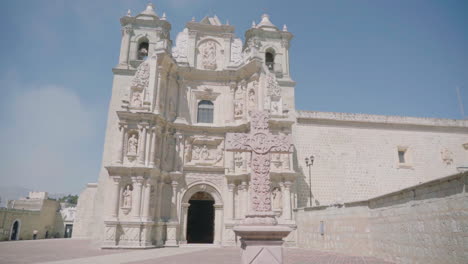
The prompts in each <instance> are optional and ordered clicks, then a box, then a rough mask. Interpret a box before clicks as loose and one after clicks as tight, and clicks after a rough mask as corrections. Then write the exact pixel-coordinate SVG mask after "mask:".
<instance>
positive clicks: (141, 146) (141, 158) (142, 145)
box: [138, 124, 146, 165]
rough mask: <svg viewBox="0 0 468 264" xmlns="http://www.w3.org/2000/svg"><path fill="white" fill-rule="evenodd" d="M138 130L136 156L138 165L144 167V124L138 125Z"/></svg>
mask: <svg viewBox="0 0 468 264" xmlns="http://www.w3.org/2000/svg"><path fill="white" fill-rule="evenodd" d="M139 129H140V135H141V136H140V148H139V152H140V153H139V154H138V163H139V164H140V165H145V149H146V124H141V125H139Z"/></svg>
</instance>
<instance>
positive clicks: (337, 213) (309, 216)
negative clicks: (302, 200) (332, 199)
mask: <svg viewBox="0 0 468 264" xmlns="http://www.w3.org/2000/svg"><path fill="white" fill-rule="evenodd" d="M368 221H369V210H368V208H367V205H360V204H356V205H354V206H350V207H337V206H320V207H309V208H301V209H298V210H297V212H296V224H297V230H298V232H297V244H298V246H299V247H303V248H313V249H318V250H329V251H337V252H342V253H347V254H356V255H371V250H370V248H371V247H370V245H369V243H370V233H369V222H368ZM321 223H322V225H323V232H321Z"/></svg>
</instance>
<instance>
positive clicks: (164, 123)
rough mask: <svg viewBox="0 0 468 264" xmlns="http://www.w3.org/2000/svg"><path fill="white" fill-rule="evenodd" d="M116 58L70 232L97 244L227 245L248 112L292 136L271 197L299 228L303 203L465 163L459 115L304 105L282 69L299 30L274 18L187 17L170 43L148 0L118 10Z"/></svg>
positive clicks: (278, 156)
mask: <svg viewBox="0 0 468 264" xmlns="http://www.w3.org/2000/svg"><path fill="white" fill-rule="evenodd" d="M120 22H121V25H122V42H121V49H120V57H119V63H118V65H117V66H116V67H114V68H113V73H114V79H113V88H112V98H111V101H110V105H109V113H108V123H107V130H106V138H105V145H104V154H103V164H102V169H101V172H100V175H99V180H98V183H90V184H88V185H87V187H86V189H85V190H84V191H83V193H82V194H81V195H80V199H79V202H78V208H77V214H76V220H75V223H74V233H73V236H74V237H87V238H93V239H96V240H99V241H100V243H101V247H103V248H149V247H161V246H183V245H185V244H190V243H210V244H216V245H235V244H236V243H237V240H238V238H237V237H236V236H235V234H234V232H233V231H232V228H233V226H235V225H236V224H238V223H239V222H240V221H241V220H242V219H244V217H245V215H246V214H248V212H249V210H250V208H249V206H248V204H249V203H248V201H249V196H250V193H251V188H252V184H251V182H250V172H251V162H250V158H251V153H249V152H238V151H233V150H229V149H226V148H225V137H226V134H227V133H232V132H248V131H249V127H250V121H251V116H250V113H252V112H253V111H267V112H269V114H270V121H269V126H270V131H271V133H272V134H273V135H282V136H291V137H292V139H293V145H292V146H291V148H290V149H289V150H287V151H283V152H278V153H273V154H272V156H271V162H270V166H271V168H270V171H271V173H270V174H271V191H272V197H271V203H272V207H273V211H274V212H275V214H276V217H277V221H278V224H279V225H285V226H289V227H291V228H293V229H294V231H293V232H291V234H290V235H289V236H288V237H287V238H286V239H285V240H286V245H290V246H294V245H297V235H298V233H299V232H301V230H297V229H295V228H296V222H295V219H296V217H295V214H296V213H297V212H296V211H297V208H303V207H317V206H323V205H330V204H340V203H344V202H350V201H359V200H364V199H369V198H371V197H374V196H377V195H382V194H385V193H388V192H392V191H396V190H399V189H403V188H405V187H408V186H411V185H415V184H418V183H421V182H425V181H429V180H433V179H436V178H438V177H442V176H446V175H451V174H454V173H457V172H458V171H460V170H461V169H462V168H463V167H466V166H467V165H468V151H467V149H468V136H467V132H468V122H467V121H463V120H448V119H430V118H412V117H396V116H376V115H363V114H343V113H325V112H312V111H298V110H296V109H295V105H294V94H295V91H294V87H295V82H294V81H293V80H292V77H291V75H290V71H289V48H290V42H291V39H292V38H293V35H292V34H291V33H290V32H288V30H287V28H286V26H284V27H282V28H281V29H280V28H278V27H277V26H275V25H274V24H273V23H272V22H271V21H270V18H269V16H268V15H263V16H262V18H261V20H260V22H259V23H258V24H255V23H253V24H252V27H251V28H250V29H248V30H247V31H246V32H245V40H244V42H243V41H242V40H241V39H240V38H237V37H236V36H235V35H234V27H233V26H231V25H228V24H222V23H221V22H220V20H219V19H218V18H217V17H216V16H214V17H205V18H203V19H202V20H201V21H199V22H197V21H195V20H192V21H190V22H188V23H187V24H186V27H185V29H184V30H183V31H182V32H180V33H179V34H178V35H177V37H176V39H175V44H174V43H173V42H172V40H171V38H170V30H171V24H170V23H169V22H168V20H166V15H165V14H163V15H162V16H159V15H158V14H157V13H156V11H155V10H154V8H153V6H152V5H151V4H149V5H148V6H147V8H146V10H144V11H143V12H141V13H140V14H138V15H136V16H132V15H131V14H130V13H129V14H128V15H127V16H124V17H122V18H121V20H120Z"/></svg>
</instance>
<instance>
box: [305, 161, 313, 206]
mask: <svg viewBox="0 0 468 264" xmlns="http://www.w3.org/2000/svg"><path fill="white" fill-rule="evenodd" d="M314 159H315V157H314V156H313V155H310V157H306V158H305V163H306V166H307V167H309V204H310V206H312V178H311V172H310V167H312V165H314Z"/></svg>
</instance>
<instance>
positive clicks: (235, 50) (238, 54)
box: [231, 38, 243, 64]
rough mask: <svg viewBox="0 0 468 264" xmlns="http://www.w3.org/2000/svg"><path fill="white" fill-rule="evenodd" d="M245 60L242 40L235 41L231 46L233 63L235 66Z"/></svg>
mask: <svg viewBox="0 0 468 264" xmlns="http://www.w3.org/2000/svg"><path fill="white" fill-rule="evenodd" d="M242 60H243V53H242V40H241V39H238V38H236V39H234V40H233V42H232V44H231V61H232V62H234V64H238V63H241V62H242Z"/></svg>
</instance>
